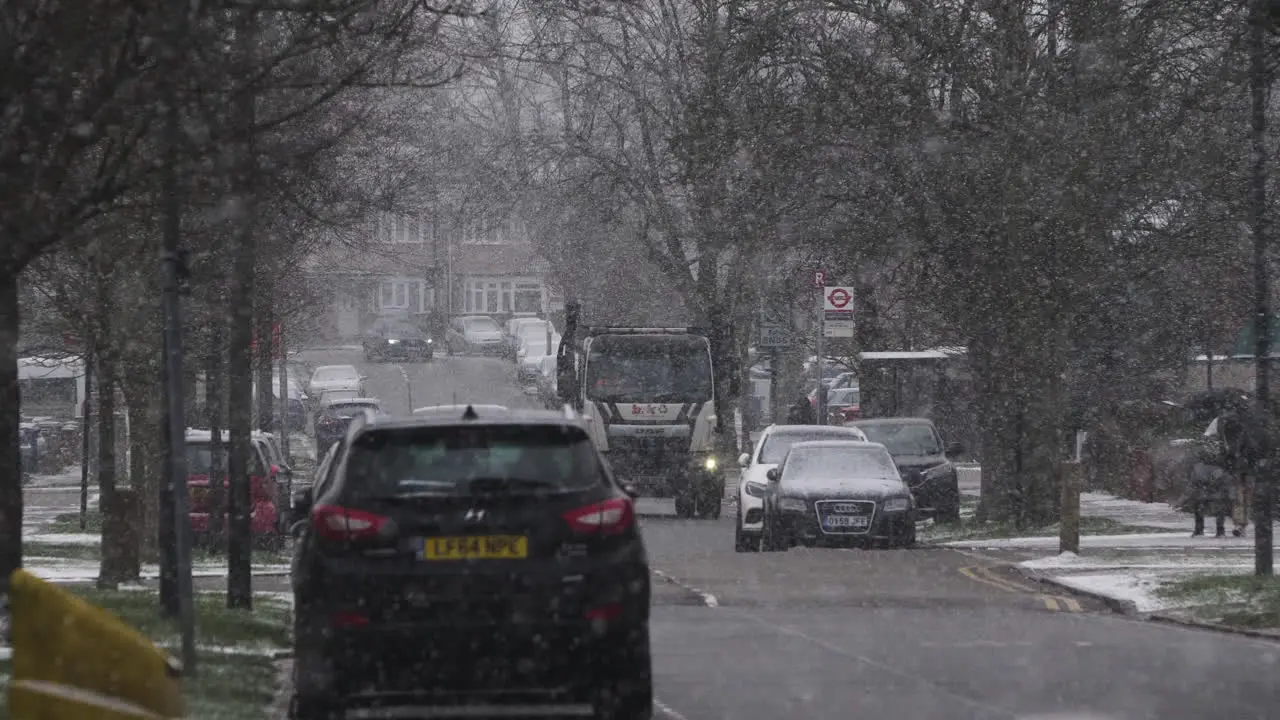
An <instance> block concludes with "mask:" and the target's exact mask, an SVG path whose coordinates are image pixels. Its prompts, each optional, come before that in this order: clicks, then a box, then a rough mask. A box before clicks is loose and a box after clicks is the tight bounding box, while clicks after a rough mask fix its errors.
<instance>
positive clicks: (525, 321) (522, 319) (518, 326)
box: [502, 314, 547, 360]
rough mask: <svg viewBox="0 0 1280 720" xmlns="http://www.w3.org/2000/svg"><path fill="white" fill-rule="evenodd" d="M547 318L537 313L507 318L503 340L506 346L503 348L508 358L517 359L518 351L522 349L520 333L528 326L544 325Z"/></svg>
mask: <svg viewBox="0 0 1280 720" xmlns="http://www.w3.org/2000/svg"><path fill="white" fill-rule="evenodd" d="M546 322H547V321H546V320H543V319H541V318H539V317H538V316H537V315H533V314H524V315H516V316H514V317H512V318H511V319H510V320H507V322H506V326H505V327H504V328H503V337H502V339H503V342H504V343H506V347H505V348H504V349H503V350H504V352H505V353H506V356H507V358H508V359H511V360H515V358H516V351H517V350H519V349H520V335H521V334H522V332H523V330H524V329H525V328H527V327H543V326H545V324H546Z"/></svg>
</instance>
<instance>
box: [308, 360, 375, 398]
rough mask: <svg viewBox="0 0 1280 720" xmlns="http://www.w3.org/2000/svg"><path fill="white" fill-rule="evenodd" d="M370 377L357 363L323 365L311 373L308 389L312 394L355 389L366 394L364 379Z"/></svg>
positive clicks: (354, 390)
mask: <svg viewBox="0 0 1280 720" xmlns="http://www.w3.org/2000/svg"><path fill="white" fill-rule="evenodd" d="M367 379H368V378H367V377H366V376H364V375H362V374H360V371H359V370H357V369H356V366H355V365H321V366H320V367H318V368H316V370H315V372H314V373H312V374H311V382H310V384H309V385H308V389H309V390H310V391H311V394H312V395H317V396H318V395H320V394H322V393H325V392H330V391H333V390H343V391H353V392H355V393H357V394H359V395H363V394H364V381H365V380H367Z"/></svg>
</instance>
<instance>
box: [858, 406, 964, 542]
mask: <svg viewBox="0 0 1280 720" xmlns="http://www.w3.org/2000/svg"><path fill="white" fill-rule="evenodd" d="M845 424H846V425H847V426H849V427H856V428H858V429H859V430H861V431H862V434H864V435H866V436H867V440H870V441H871V442H874V443H880V444H881V445H884V446H885V448H887V449H888V450H889V454H890V455H892V456H893V462H894V463H895V464H896V465H897V466H898V471H899V472H900V473H901V474H902V479H903V480H905V481H906V483H907V486H908V487H910V488H911V494H912V496H914V497H915V501H916V512H918V513H919V514H920V515H921V516H923V517H932V518H934V519H935V520H937V521H938V522H957V521H959V520H960V480H959V477H958V476H957V474H956V466H955V465H953V464H952V461H954V460H955V459H957V458H958V457H959V456H961V455H963V454H964V453H965V449H964V446H963V445H961V444H960V443H951V444H949V445H947V444H944V443H943V442H942V434H941V433H939V432H938V428H937V427H935V426H934V424H933V421H931V420H929V419H928V418H918V417H889V418H875V419H873V420H857V421H854V422H851V423H845Z"/></svg>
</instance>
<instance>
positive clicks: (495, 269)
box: [453, 244, 549, 276]
mask: <svg viewBox="0 0 1280 720" xmlns="http://www.w3.org/2000/svg"><path fill="white" fill-rule="evenodd" d="M453 253H454V254H453V272H454V274H455V275H491V276H502V275H540V274H543V273H546V272H547V271H548V269H549V266H548V265H547V261H546V260H544V259H542V257H541V256H540V255H538V254H537V252H535V251H534V249H533V246H532V245H528V244H519V245H462V246H460V247H458V248H457V249H455V250H454V251H453Z"/></svg>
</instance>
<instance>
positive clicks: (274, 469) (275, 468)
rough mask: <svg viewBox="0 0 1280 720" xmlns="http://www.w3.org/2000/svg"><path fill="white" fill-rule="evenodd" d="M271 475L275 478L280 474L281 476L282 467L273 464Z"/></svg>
mask: <svg viewBox="0 0 1280 720" xmlns="http://www.w3.org/2000/svg"><path fill="white" fill-rule="evenodd" d="M271 474H272V475H273V476H274V475H279V474H280V466H279V465H276V464H275V463H272V464H271Z"/></svg>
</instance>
